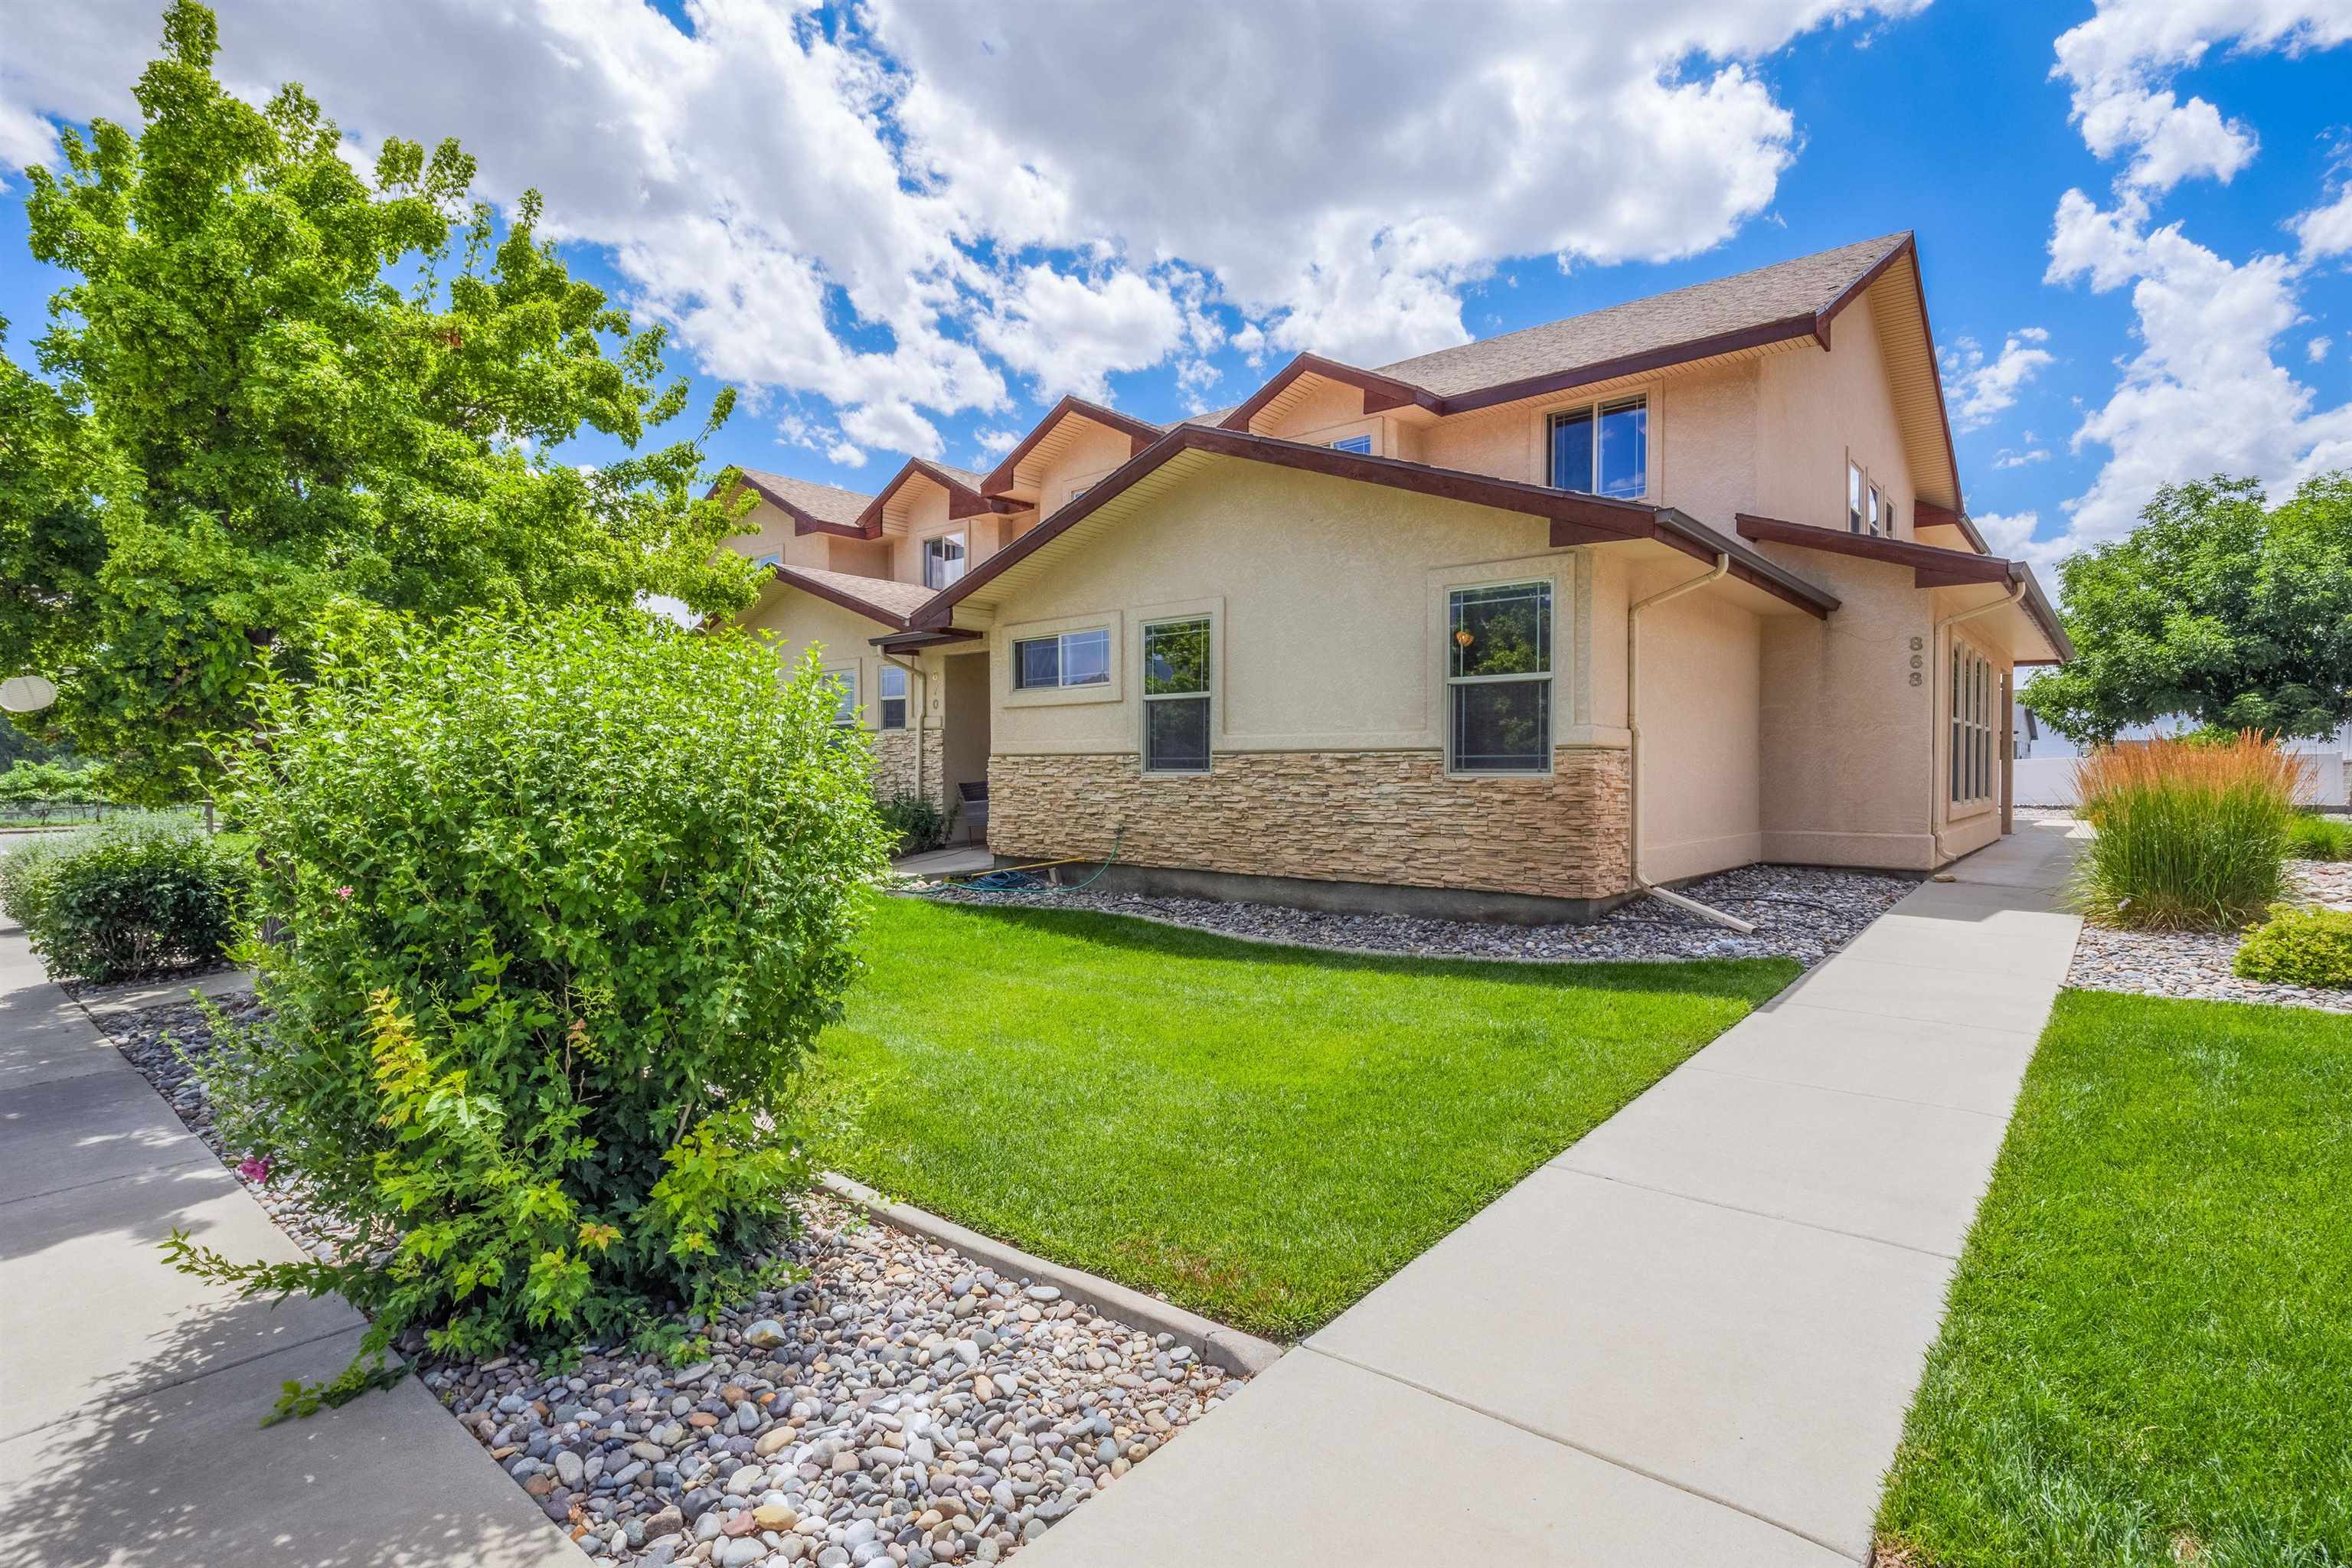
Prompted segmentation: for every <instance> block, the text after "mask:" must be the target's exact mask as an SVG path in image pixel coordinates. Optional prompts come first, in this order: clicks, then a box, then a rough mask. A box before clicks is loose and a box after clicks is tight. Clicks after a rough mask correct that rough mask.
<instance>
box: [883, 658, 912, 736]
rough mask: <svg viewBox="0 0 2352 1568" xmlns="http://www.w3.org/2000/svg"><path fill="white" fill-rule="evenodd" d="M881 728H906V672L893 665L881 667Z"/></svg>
mask: <svg viewBox="0 0 2352 1568" xmlns="http://www.w3.org/2000/svg"><path fill="white" fill-rule="evenodd" d="M881 679H882V686H881V699H882V728H884V729H885V730H903V729H905V728H906V727H907V672H906V671H905V670H904V669H901V668H899V667H898V666H897V665H895V664H886V665H884V666H883V667H882V676H881Z"/></svg>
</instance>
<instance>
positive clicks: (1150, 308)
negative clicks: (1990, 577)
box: [0, 0, 2352, 561]
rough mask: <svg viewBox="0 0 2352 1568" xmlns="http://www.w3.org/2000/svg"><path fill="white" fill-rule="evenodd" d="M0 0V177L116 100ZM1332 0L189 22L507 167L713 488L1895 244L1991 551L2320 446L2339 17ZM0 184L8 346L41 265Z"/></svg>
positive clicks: (502, 174)
mask: <svg viewBox="0 0 2352 1568" xmlns="http://www.w3.org/2000/svg"><path fill="white" fill-rule="evenodd" d="M6 4H7V5H9V7H10V8H11V9H12V10H14V11H17V12H20V13H21V19H22V20H23V22H24V23H26V25H27V26H25V27H22V28H18V29H16V30H18V31H19V32H20V34H21V35H22V36H24V37H26V40H27V47H23V48H22V49H21V52H20V53H18V54H17V55H16V57H15V58H11V59H10V60H9V61H7V62H5V64H0V165H7V166H13V165H15V164H17V163H24V162H26V161H31V160H34V159H37V158H40V157H43V156H46V155H47V136H48V128H49V124H50V123H51V122H54V121H60V120H62V121H79V120H82V119H86V118H87V117H88V116H89V114H91V113H100V112H103V113H110V114H115V115H122V114H124V113H126V112H127V111H128V109H129V105H128V100H127V97H126V93H127V88H128V85H129V83H130V81H131V79H132V78H133V77H134V76H135V74H136V70H137V68H138V65H139V63H140V61H141V60H142V59H143V58H144V57H145V55H146V53H147V52H148V50H149V49H150V48H151V47H152V37H153V36H154V31H155V26H154V19H153V11H154V9H155V7H154V5H152V4H151V3H149V0H136V3H133V0H99V3H98V4H96V5H95V6H84V5H76V6H74V7H71V8H70V9H68V8H67V7H65V6H63V5H53V4H52V3H51V0H6ZM1374 9H1375V8H1374V7H1373V6H1371V5H1369V4H1367V5H1348V6H1298V7H1274V6H1268V5H1259V4H1239V3H1236V4H1234V5H1231V6H1220V5H1217V4H1215V3H1213V0H1200V3H1199V4H1198V5H1192V6H1189V7H1185V8H1182V9H1181V10H1179V11H1177V12H1171V13H1161V14H1160V15H1159V16H1156V17H1142V18H1140V19H1139V13H1136V12H1135V11H1134V10H1133V8H1119V7H1108V6H1107V7H1100V8H1096V7H1084V6H1072V7H1066V8H1059V9H1055V10H1053V11H1051V12H1048V11H1046V10H1045V8H1042V7H1038V6H1034V5H1019V4H1015V3H1013V0H973V3H972V4H971V5H961V6H956V7H945V6H939V5H931V4H929V0H922V3H919V4H904V3H901V0H877V3H876V4H875V5H871V6H870V7H868V8H865V9H861V10H859V11H856V12H854V13H843V12H840V11H838V10H828V11H823V12H817V13H802V12H799V11H796V10H795V9H793V8H791V7H786V6H782V5H771V4H764V3H762V0H696V3H695V4H692V5H683V4H677V3H672V4H669V5H667V7H666V8H665V9H664V10H662V11H659V12H656V11H653V10H649V9H646V8H645V7H644V6H642V5H639V4H638V3H637V0H573V3H572V4H570V5H562V6H557V5H546V6H544V7H541V9H540V10H538V11H533V10H531V9H530V8H528V7H522V8H512V7H509V8H504V9H501V10H499V11H492V10H490V9H489V8H488V7H487V6H486V5H481V4H478V0H425V3H422V4H419V5H413V6H407V5H404V6H403V7H400V8H398V9H397V10H394V8H391V7H388V6H373V5H348V6H339V7H307V6H301V5H295V4H293V3H292V0H225V3H224V4H223V5H221V6H220V10H221V15H222V29H223V36H224V53H223V59H222V71H223V74H224V76H225V77H226V79H228V80H230V81H231V82H232V84H233V85H236V86H237V87H238V88H239V89H241V90H247V91H248V92H250V93H253V94H256V95H257V94H258V93H260V92H261V91H263V90H266V89H267V87H268V85H269V84H271V83H274V82H275V81H276V80H278V79H284V78H286V77H289V76H290V77H295V78H298V79H301V80H303V81H304V82H305V83H306V84H308V85H309V86H310V88H311V89H312V90H313V91H314V92H315V93H316V94H317V95H318V96H319V97H320V99H321V100H323V101H324V102H325V104H326V106H327V108H328V110H330V112H331V113H333V114H334V115H336V116H337V118H338V119H339V120H340V121H341V122H342V124H343V125H344V127H345V129H346V131H347V132H350V133H351V134H352V137H353V139H354V141H355V142H357V143H359V144H360V146H362V147H365V146H366V145H369V144H372V143H373V141H374V140H376V139H378V138H380V137H381V136H383V135H384V134H386V133H400V134H405V135H409V136H412V137H416V138H419V139H423V140H426V141H428V142H429V141H431V140H433V139H436V138H437V137H438V136H440V135H442V134H445V133H456V134H458V135H459V136H461V137H462V138H463V139H464V140H465V141H466V142H467V145H468V148H469V150H472V151H474V152H475V153H477V154H478V156H480V157H481V158H482V161H483V169H484V180H483V189H484V192H485V194H487V195H490V196H492V197H493V198H494V199H510V198H511V195H513V193H515V192H516V191H519V190H520V189H521V188H522V187H523V186H524V185H526V184H538V185H541V186H542V187H543V188H545V189H546V191H547V193H548V197H549V212H550V216H551V219H552V220H553V221H554V222H555V223H556V224H557V225H559V226H562V228H563V229H564V231H565V232H566V233H568V234H569V235H571V236H572V238H571V239H570V240H569V241H568V243H567V245H566V251H567V254H568V255H569V256H570V258H571V259H572V264H573V266H574V268H575V269H576V270H577V271H578V272H579V273H580V274H581V275H582V276H584V277H587V278H590V279H594V280H595V281H598V282H599V283H601V284H603V285H604V286H605V287H606V288H608V289H610V290H611V291H612V292H613V293H614V295H616V296H617V297H619V298H621V299H623V300H625V301H628V302H630V303H632V304H633V305H634V306H635V308H637V309H639V310H641V311H643V312H645V313H646V314H649V315H651V316H654V317H656V318H659V319H665V320H667V321H670V322H671V323H672V326H673V330H674V331H676V333H677V339H678V343H677V351H676V352H675V353H674V354H673V361H674V363H675V364H676V365H677V368H678V369H680V370H681V371H687V372H689V373H691V374H694V375H695V377H696V379H697V381H698V383H699V384H700V386H701V389H702V390H703V391H704V392H705V393H708V392H709V391H711V390H714V389H715V388H716V387H717V386H718V385H719V384H721V383H722V382H731V383H733V384H739V385H740V386H742V387H743V388H744V390H745V392H746V394H747V396H746V399H745V402H744V405H743V406H742V407H741V408H740V410H739V412H738V414H737V416H736V417H735V419H734V421H733V422H732V424H731V425H730V426H729V427H728V429H727V430H726V432H725V433H724V434H723V436H722V437H721V438H720V442H719V447H718V449H717V451H716V454H715V455H716V456H717V457H719V458H722V459H726V460H734V461H740V462H743V463H746V464H749V465H751V466H754V467H759V468H771V469H776V470H780V471H784V472H789V473H793V474H798V475H802V476H804V477H807V478H811V479H823V480H827V481H830V482H833V483H837V484H843V485H846V486H850V487H852V488H859V489H871V488H873V487H874V486H876V485H877V484H878V483H879V482H881V480H882V479H885V478H887V476H888V474H889V473H890V472H891V471H893V470H894V469H895V468H896V467H897V465H898V461H899V460H900V456H901V454H902V453H903V452H905V451H909V450H912V451H919V452H921V453H922V454H923V455H927V456H936V457H941V458H946V459H947V460H949V461H951V462H959V463H963V464H967V465H970V466H974V467H985V466H987V464H988V462H989V461H990V460H991V458H992V454H993V453H994V452H997V451H1001V450H1002V449H1003V447H1004V446H1005V445H1007V444H1009V442H1010V440H1011V439H1012V438H1013V436H1015V435H1017V434H1018V433H1019V432H1021V431H1022V430H1024V429H1025V428H1026V426H1028V425H1029V423H1030V422H1031V421H1032V420H1033V419H1034V417H1035V416H1036V415H1037V414H1038V413H1039V412H1040V411H1042V409H1043V408H1044V407H1045V405H1048V404H1050V403H1051V401H1052V400H1053V398H1054V397H1055V396H1057V395H1059V394H1060V393H1061V392H1063V391H1066V390H1076V391H1080V392H1083V393H1087V394H1091V395H1108V397H1109V398H1110V399H1111V400H1112V401H1114V402H1116V403H1117V404H1118V405H1119V406H1120V407H1122V408H1125V409H1127V410H1129V412H1132V413H1135V414H1138V415H1140V416H1145V417H1147V418H1153V419H1168V418H1172V417H1175V416H1179V415H1181V414H1182V413H1185V412H1187V411H1189V410H1192V409H1197V408H1199V407H1202V406H1215V405H1223V404H1227V403H1231V402H1234V401H1236V400H1238V399H1239V398H1241V397H1242V396H1244V395H1246V394H1247V393H1248V392H1249V391H1250V390H1251V389H1252V388H1253V387H1254V386H1255V384H1257V382H1258V381H1259V380H1261V379H1262V378H1263V376H1264V375H1265V374H1268V373H1269V372H1270V371H1271V370H1272V369H1274V368H1275V367H1276V366H1278V365H1279V364H1280V363H1282V362H1283V361H1284V360H1285V359H1286V358H1287V357H1288V355H1289V353H1292V352H1293V351H1295V350H1296V349H1297V348H1300V347H1313V348H1317V349H1318V350H1319V351H1321V352H1326V353H1333V354H1335V355H1336V356H1337V357H1340V358H1343V359H1349V360H1352V361H1355V362H1357V363H1381V362H1382V361H1384V360H1388V359H1393V358H1397V357H1402V355H1403V354H1406V353H1417V352H1422V351H1423V350H1426V349H1429V348H1434V347H1439V346H1443V345H1444V343H1447V342H1457V341H1460V340H1461V339H1462V338H1463V337H1464V336H1465V335H1477V336H1484V335H1488V334H1491V333H1493V332H1497V331H1508V330H1510V329H1513V328H1517V327H1521V326H1526V325H1529V324H1532V323H1535V322H1539V321H1550V320H1554V319H1557V318H1559V317H1560V316H1565V315H1570V314H1573V313H1575V312H1577V311H1580V310H1591V309H1594V308H1596V307H1600V306H1603V305H1608V304H1612V303H1615V302H1617V301H1619V300H1626V299H1631V298H1635V297H1639V296H1641V295H1644V294H1649V293H1654V292H1657V291H1659V290H1661V289H1670V288H1674V287H1676V286H1678V285H1681V284H1684V283H1689V282H1694V281H1698V280H1702V279H1707V278H1712V277H1717V276H1721V275H1723V274H1726V273H1729V272H1733V271H1738V270H1740V269H1742V268H1748V267H1753V266H1759V265H1762V264H1764V263H1767V262H1770V261H1774V260H1779V259H1781V258H1786V257H1790V256H1794V255H1799V254H1802V253H1804V252H1807V251H1811V250H1816V249H1821V248H1825V247H1830V246H1833V245H1838V244H1843V243H1844V242H1847V241H1849V240H1853V239H1857V238H1862V237H1869V236H1873V235H1877V234H1882V233H1885V232H1888V231H1891V230H1895V229H1901V228H1911V229H1916V231H1917V232H1918V235H1919V239H1920V247H1921V255H1922V262H1923V265H1924V268H1925V271H1926V276H1927V290H1928V304H1929V310H1930V312H1931V315H1932V317H1933V321H1934V325H1935V329H1936V331H1937V338H1938V342H1939V344H1940V346H1941V347H1942V348H1943V349H1944V351H1945V353H1946V357H1947V361H1948V363H1947V385H1948V397H1949V399H1950V401H1951V403H1952V405H1953V406H1954V408H1955V410H1956V411H1959V412H1961V413H1962V414H1963V417H1962V418H1961V419H1960V420H1959V421H1958V422H1959V423H1960V424H1961V426H1963V427H1962V428H1961V429H1960V430H1959V431H1958V447H1959V453H1960V458H1961V466H1962V475H1963V482H1964V486H1965V489H1966V491H1967V495H1968V499H1969V506H1970V510H1972V511H1973V512H1975V513H1976V514H1977V515H1978V516H1979V519H1980V520H1990V522H1991V531H1993V532H1994V534H1995V538H1996V541H1997V542H1998V543H1999V544H2000V546H2001V547H2004V548H2012V549H2017V550H2019V551H2021V552H2025V553H2028V554H2030V555H2032V556H2034V557H2035V558H2037V559H2041V560H2044V561H2048V560H2051V559H2054V558H2055V557H2056V556H2058V555H2060V554H2063V552H2065V551H2066V550H2068V549H2070V548H2073V547H2074V546H2075V545H2077V544H2079V543H2083V542H2095V541H2096V540H2098V539H2101V538H2106V537H2113V536H2114V535H2115V534H2116V533H2117V532H2119V531H2122V530H2123V529H2124V528H2126V527H2127V526H2128V523H2129V520H2130V516H2131V514H2132V512H2134V511H2136V510H2137V506H2138V504H2139V503H2140V501H2142V500H2145V499H2146V494H2147V490H2148V489H2151V488H2153V486H2154V485H2156V484H2158V483H2162V482H2164V481H2166V480H2168V479H2179V478H2185V477H2193V476H2196V475H2201V474H2203V473H2206V472H2210V471H2213V470H2214V469H2216V468H2224V469H2228V470H2230V471H2233V472H2243V473H2250V474H2252V475H2254V476H2255V477H2257V478H2261V479H2265V480H2268V481H2271V482H2273V484H2274V485H2284V484H2287V483H2290V482H2292V481H2293V480H2294V479H2296V478H2297V477H2299V476H2301V475H2303V474H2305V473H2308V472H2311V471H2315V470H2317V469H2318V468H2332V467H2339V466H2352V270H2347V262H2352V195H2347V188H2346V180H2347V175H2352V42H2347V40H2352V0H2325V3H2323V0H2231V3H2229V4H2223V3H2221V0H2111V3H2107V4H2104V5H2092V4H2082V5H1986V4H1965V3H1958V0H1935V3H1933V4H1921V3H1919V0H1880V3H1878V4H1875V5H1863V4H1839V3H1834V0H1751V3H1748V4H1743V5H1737V6H1734V5H1709V4H1705V3H1699V0H1688V3H1684V4H1676V3H1675V0H1657V3H1656V4H1654V5H1644V6H1643V7H1639V8H1636V9H1634V10H1628V9H1626V8H1623V7H1615V8H1611V9H1609V10H1607V11H1605V12H1602V11H1600V10H1598V9H1597V8H1586V9H1584V10H1581V11H1579V10H1576V9H1573V8H1570V9H1562V8H1559V7H1546V6H1519V5H1511V4H1506V3H1503V0H1496V4H1493V5H1482V6H1479V7H1476V8H1461V9H1455V8H1445V7H1427V6H1405V5H1400V6H1398V7H1396V8H1395V9H1393V10H1391V11H1389V12H1388V13H1387V15H1386V16H1384V17H1376V16H1374ZM1595 16H1604V17H1605V18H1606V26H1601V27H1596V26H1592V25H1591V21H1592V18H1594V17H1595ZM1371 21H1377V22H1379V23H1380V24H1381V25H1379V26H1366V25H1363V24H1365V23H1367V22H1371ZM1343 23H1349V24H1354V25H1349V26H1343V25H1342V24H1343ZM12 26H14V24H12ZM406 59H414V60H415V62H416V67H415V68H413V69H412V68H407V67H406V66H405V65H404V61H405V60H406ZM2053 68H2055V69H2053ZM0 177H5V178H6V179H7V188H6V190H5V192H0V314H5V315H6V316H7V317H8V318H9V319H10V320H11V321H12V323H13V325H12V330H11V334H10V342H9V351H10V352H11V353H15V354H16V355H18V356H19V357H26V356H28V352H29V351H28V342H29V340H30V338H31V337H32V336H33V335H34V334H35V332H36V331H37V324H38V322H39V321H40V320H41V318H42V316H43V313H44V304H43V301H44V299H45V296H46V295H47V291H48V290H49V289H51V288H53V287H54V286H55V284H56V282H57V279H56V278H55V277H54V276H52V275H47V274H46V273H45V272H44V269H42V268H39V267H38V266H37V265H36V264H34V263H33V262H32V261H31V260H30V259H29V258H27V257H26V254H25V249H24V221H23V212H22V207H21V199H22V195H23V189H24V186H23V182H22V180H21V179H19V178H15V177H13V176H0ZM2070 193H2073V194H2072V195H2070ZM2315 340H2326V348H2325V351H2324V353H2321V354H2320V356H2319V357H2316V358H2315V357H2314V351H2313V349H2312V347H2311V345H2312V343H2313V342H2314V341H2315ZM2004 350H2006V351H2007V352H2006V353H2004ZM581 445H582V450H581V452H580V453H579V454H577V455H578V456H579V457H581V458H583V459H591V460H593V458H596V457H598V456H600V455H602V453H601V452H600V450H599V448H598V447H597V446H596V444H595V443H593V442H584V443H582V444H581ZM567 455H569V454H567Z"/></svg>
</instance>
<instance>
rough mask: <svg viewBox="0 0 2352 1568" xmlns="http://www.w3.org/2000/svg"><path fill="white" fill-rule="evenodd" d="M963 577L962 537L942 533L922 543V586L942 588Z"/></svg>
mask: <svg viewBox="0 0 2352 1568" xmlns="http://www.w3.org/2000/svg"><path fill="white" fill-rule="evenodd" d="M962 575H963V535H962V534H961V533H942V534H940V536H939V537H938V538H936V539H926V540H925V541H923V586H924V587H926V588H944V587H946V586H948V584H950V583H953V582H955V581H956V580H957V579H958V578H960V577H961V576H962Z"/></svg>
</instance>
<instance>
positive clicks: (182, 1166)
mask: <svg viewBox="0 0 2352 1568" xmlns="http://www.w3.org/2000/svg"><path fill="white" fill-rule="evenodd" d="M196 1148H197V1151H198V1152H196V1153H194V1154H191V1155H190V1156H188V1158H186V1159H184V1160H174V1161H173V1162H172V1163H170V1164H168V1165H149V1166H146V1167H145V1168H143V1169H142V1170H137V1171H118V1172H116V1173H114V1174H113V1175H111V1176H93V1177H91V1178H90V1179H89V1181H87V1182H68V1183H67V1184H65V1185H64V1186H62V1187H51V1188H50V1189H49V1190H48V1191H47V1192H45V1193H26V1194H23V1195H22V1196H20V1197H13V1198H0V1208H13V1207H15V1206H16V1205H18V1204H29V1203H32V1202H34V1201H35V1200H37V1199H39V1198H53V1197H56V1196H57V1195H58V1194H60V1193H78V1192H80V1191H82V1190H83V1189H84V1188H87V1187H102V1186H105V1185H107V1184H109V1183H111V1182H135V1181H138V1180H140V1179H142V1177H147V1176H160V1175H163V1174H164V1173H167V1172H172V1171H184V1170H186V1169H187V1168H188V1167H189V1166H191V1165H201V1164H205V1163H207V1162H209V1163H214V1164H219V1163H220V1156H219V1155H217V1154H215V1153H214V1152H212V1151H211V1150H210V1149H207V1148H205V1146H204V1145H203V1144H202V1143H199V1144H197V1145H196ZM220 1168H221V1170H222V1171H224V1172H226V1171H227V1170H228V1167H227V1166H226V1165H221V1167H220Z"/></svg>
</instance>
